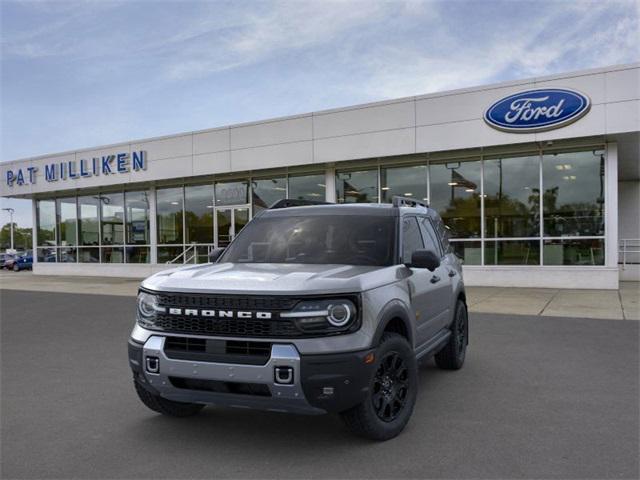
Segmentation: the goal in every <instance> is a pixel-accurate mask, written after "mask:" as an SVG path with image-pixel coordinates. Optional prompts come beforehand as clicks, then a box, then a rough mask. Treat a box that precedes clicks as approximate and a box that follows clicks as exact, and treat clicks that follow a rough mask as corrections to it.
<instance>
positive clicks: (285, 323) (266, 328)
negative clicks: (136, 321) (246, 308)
mask: <svg viewBox="0 0 640 480" xmlns="http://www.w3.org/2000/svg"><path fill="white" fill-rule="evenodd" d="M154 324H155V326H156V328H159V329H161V330H163V331H165V332H168V333H186V334H191V335H211V336H227V337H299V336H303V335H304V333H303V332H301V331H300V330H299V329H298V328H297V327H296V325H295V324H294V323H293V321H292V320H285V319H280V320H274V319H268V320H261V319H255V318H251V319H249V318H246V319H245V318H231V319H227V318H203V317H192V316H189V317H183V316H179V315H168V314H160V315H158V316H157V317H156V320H155V322H154Z"/></svg>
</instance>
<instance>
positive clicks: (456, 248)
mask: <svg viewBox="0 0 640 480" xmlns="http://www.w3.org/2000/svg"><path fill="white" fill-rule="evenodd" d="M449 245H451V248H452V249H453V252H454V253H455V254H456V255H457V256H458V258H460V259H461V260H462V263H463V264H464V265H482V242H479V241H456V242H450V243H449Z"/></svg>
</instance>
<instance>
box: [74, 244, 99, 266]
mask: <svg viewBox="0 0 640 480" xmlns="http://www.w3.org/2000/svg"><path fill="white" fill-rule="evenodd" d="M78 261H79V262H81V263H98V262H99V261H100V249H99V248H98V247H91V248H79V249H78Z"/></svg>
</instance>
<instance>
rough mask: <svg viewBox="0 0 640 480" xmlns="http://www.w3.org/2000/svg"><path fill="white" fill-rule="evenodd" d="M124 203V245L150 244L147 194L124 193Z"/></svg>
mask: <svg viewBox="0 0 640 480" xmlns="http://www.w3.org/2000/svg"><path fill="white" fill-rule="evenodd" d="M124 201H125V219H126V231H127V238H126V243H127V244H128V245H148V244H149V243H150V238H149V237H150V236H149V194H148V192H125V194H124ZM133 263H145V262H133Z"/></svg>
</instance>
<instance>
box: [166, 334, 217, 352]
mask: <svg viewBox="0 0 640 480" xmlns="http://www.w3.org/2000/svg"><path fill="white" fill-rule="evenodd" d="M164 348H165V350H174V351H178V352H206V351H207V341H206V340H205V339H204V338H189V337H167V339H166V340H165V342H164Z"/></svg>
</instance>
